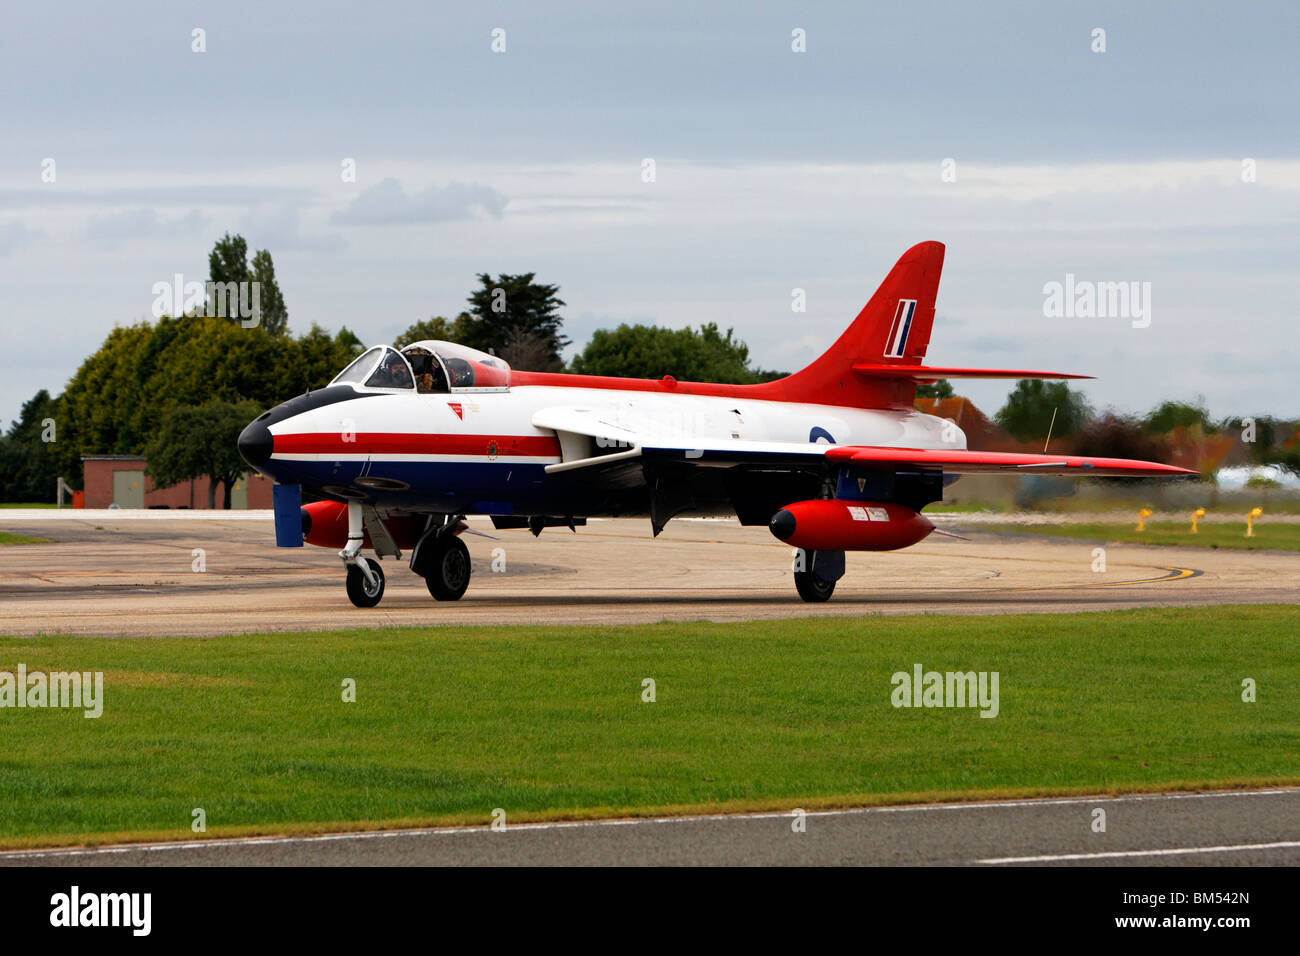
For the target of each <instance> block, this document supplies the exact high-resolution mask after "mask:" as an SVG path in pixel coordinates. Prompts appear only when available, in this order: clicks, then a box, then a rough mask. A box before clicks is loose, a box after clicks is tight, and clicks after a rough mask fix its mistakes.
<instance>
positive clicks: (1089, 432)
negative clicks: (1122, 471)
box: [1071, 409, 1169, 461]
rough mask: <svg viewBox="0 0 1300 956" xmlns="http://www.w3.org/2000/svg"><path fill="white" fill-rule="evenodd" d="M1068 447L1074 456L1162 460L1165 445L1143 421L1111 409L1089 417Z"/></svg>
mask: <svg viewBox="0 0 1300 956" xmlns="http://www.w3.org/2000/svg"><path fill="white" fill-rule="evenodd" d="M1071 450H1072V452H1073V453H1074V454H1076V455H1091V456H1095V457H1098V458H1136V459H1138V460H1139V461H1166V460H1168V458H1169V444H1168V442H1166V441H1165V439H1164V437H1163V436H1162V435H1156V434H1152V433H1151V432H1150V430H1148V429H1147V428H1146V427H1145V424H1144V422H1143V421H1140V420H1138V419H1136V418H1132V417H1130V416H1127V415H1121V414H1119V413H1118V412H1116V411H1114V410H1113V409H1107V410H1106V411H1105V412H1104V413H1103V414H1101V415H1099V416H1098V417H1096V418H1093V419H1090V420H1089V421H1088V422H1087V423H1086V424H1085V425H1084V426H1083V429H1082V430H1081V431H1080V432H1079V434H1078V435H1077V436H1075V438H1074V441H1073V442H1072V444H1071Z"/></svg>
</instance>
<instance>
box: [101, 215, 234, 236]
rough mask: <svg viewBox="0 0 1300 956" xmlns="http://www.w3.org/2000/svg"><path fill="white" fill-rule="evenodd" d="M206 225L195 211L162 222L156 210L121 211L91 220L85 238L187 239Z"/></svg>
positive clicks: (203, 216) (202, 217)
mask: <svg viewBox="0 0 1300 956" xmlns="http://www.w3.org/2000/svg"><path fill="white" fill-rule="evenodd" d="M207 224H208V217H207V216H205V215H203V214H202V213H201V212H199V211H198V210H197V209H191V210H190V211H189V212H187V213H186V214H185V215H183V216H178V217H176V218H174V219H164V218H163V217H161V216H159V215H158V210H156V209H148V208H139V209H123V210H121V211H120V212H112V213H108V214H107V215H104V216H96V217H95V218H93V219H92V220H91V221H90V225H89V226H87V227H86V235H87V236H88V237H89V238H91V239H105V240H124V239H154V238H160V237H162V238H166V237H171V236H188V235H192V234H193V233H196V232H198V231H200V230H201V229H203V228H204V227H205V226H206V225H207Z"/></svg>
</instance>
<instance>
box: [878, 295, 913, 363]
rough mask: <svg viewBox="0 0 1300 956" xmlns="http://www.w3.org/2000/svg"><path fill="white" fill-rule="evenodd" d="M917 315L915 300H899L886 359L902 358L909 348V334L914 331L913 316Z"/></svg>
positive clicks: (890, 332)
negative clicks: (904, 350)
mask: <svg viewBox="0 0 1300 956" xmlns="http://www.w3.org/2000/svg"><path fill="white" fill-rule="evenodd" d="M915 313H916V300H915V299H899V300H898V308H897V309H895V310H894V324H893V325H891V326H890V327H889V338H888V339H886V345H885V358H902V357H903V349H905V348H906V347H907V333H909V332H911V331H912V316H913V315H914V314H915Z"/></svg>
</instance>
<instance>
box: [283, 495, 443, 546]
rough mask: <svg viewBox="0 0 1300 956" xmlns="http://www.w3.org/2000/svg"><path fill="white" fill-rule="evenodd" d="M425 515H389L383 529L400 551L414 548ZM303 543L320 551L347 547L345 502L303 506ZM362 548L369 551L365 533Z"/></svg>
mask: <svg viewBox="0 0 1300 956" xmlns="http://www.w3.org/2000/svg"><path fill="white" fill-rule="evenodd" d="M425 520H426V519H425V516H424V515H400V516H396V515H390V516H388V518H386V519H385V521H384V525H385V526H386V527H387V528H388V533H389V535H391V536H392V539H393V541H394V542H395V543H396V544H397V546H398V547H399V548H405V549H409V548H413V547H415V542H417V541H419V540H420V534H421V532H423V530H424V525H425ZM302 539H303V541H304V542H306V543H307V544H314V545H316V546H317V547H318V548H342V547H343V546H344V545H346V544H347V543H348V506H347V503H346V502H343V501H313V502H312V503H311V504H307V505H303V506H302ZM363 547H366V548H370V547H373V545H372V544H371V543H370V533H369V532H366V533H365V537H364V541H363Z"/></svg>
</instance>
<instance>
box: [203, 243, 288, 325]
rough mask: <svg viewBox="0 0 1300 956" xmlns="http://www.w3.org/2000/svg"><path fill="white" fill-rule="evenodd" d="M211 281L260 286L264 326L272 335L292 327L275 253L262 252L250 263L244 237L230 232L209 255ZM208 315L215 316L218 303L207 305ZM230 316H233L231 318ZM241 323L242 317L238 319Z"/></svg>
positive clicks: (262, 250)
mask: <svg viewBox="0 0 1300 956" xmlns="http://www.w3.org/2000/svg"><path fill="white" fill-rule="evenodd" d="M208 281H209V282H219V283H230V282H234V283H240V282H256V283H258V304H259V306H260V307H261V323H260V324H261V327H262V328H263V329H265V330H266V331H267V332H270V333H271V334H272V335H282V334H283V333H284V332H285V331H286V329H287V328H288V324H289V312H288V310H287V309H286V308H285V305H284V295H283V294H282V293H281V292H280V286H279V283H277V282H276V280H275V264H274V263H273V262H272V261H271V253H269V252H267V251H266V250H265V249H259V250H258V251H257V252H256V253H255V254H254V255H253V262H252V265H251V266H250V265H249V262H248V242H247V241H246V240H245V239H244V237H243V236H240V235H234V236H232V235H231V234H230V233H226V234H225V235H224V236H222V237H221V238H220V239H218V240H217V242H216V244H215V245H214V246H213V247H212V252H211V253H210V254H209V255H208ZM206 311H207V314H208V315H210V316H215V315H216V314H217V311H218V310H217V306H216V303H215V302H212V301H209V302H208V304H207V310H206ZM228 317H229V316H228ZM234 318H235V321H239V319H238V317H234Z"/></svg>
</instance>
